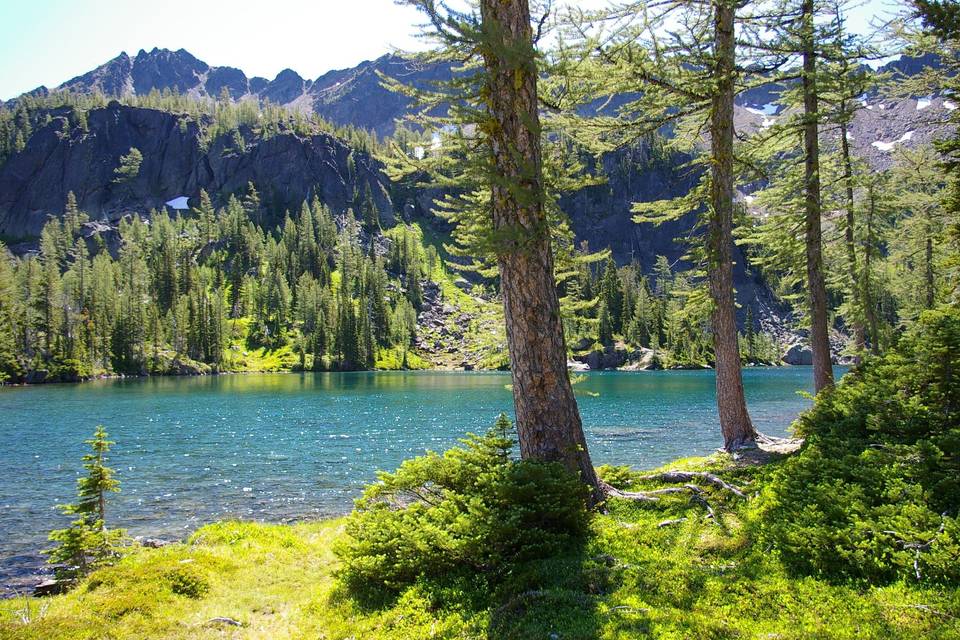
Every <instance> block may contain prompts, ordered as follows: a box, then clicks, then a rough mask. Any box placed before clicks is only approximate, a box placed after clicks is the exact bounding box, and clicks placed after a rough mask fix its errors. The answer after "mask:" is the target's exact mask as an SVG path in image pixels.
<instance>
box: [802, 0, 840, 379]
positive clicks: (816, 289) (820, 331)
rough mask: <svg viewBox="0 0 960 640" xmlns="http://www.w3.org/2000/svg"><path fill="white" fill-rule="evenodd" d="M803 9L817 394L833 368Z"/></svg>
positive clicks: (812, 74) (812, 77)
mask: <svg viewBox="0 0 960 640" xmlns="http://www.w3.org/2000/svg"><path fill="white" fill-rule="evenodd" d="M802 10H803V25H802V29H803V33H802V40H803V115H804V127H803V139H804V140H803V142H804V155H805V156H806V157H805V163H804V164H805V166H804V169H805V178H806V189H805V191H806V194H805V195H806V197H805V204H806V207H805V208H806V225H805V226H806V234H805V235H806V249H807V251H806V253H807V288H808V291H807V297H808V298H809V305H810V348H811V350H812V351H813V386H814V389H815V390H816V392H817V393H819V392H820V391H821V390H822V389H825V388H826V387H829V386H831V385H832V384H833V367H832V365H831V362H830V338H829V335H828V334H827V287H826V284H825V282H824V277H823V247H822V239H821V230H820V142H819V140H818V138H817V135H818V126H817V120H818V113H817V110H818V96H817V78H816V74H817V53H816V41H815V37H816V36H815V32H814V24H813V0H803V7H802Z"/></svg>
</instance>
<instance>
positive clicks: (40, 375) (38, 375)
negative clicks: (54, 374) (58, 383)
mask: <svg viewBox="0 0 960 640" xmlns="http://www.w3.org/2000/svg"><path fill="white" fill-rule="evenodd" d="M48 375H50V372H49V371H47V370H46V369H35V370H33V371H30V372H29V373H27V375H26V377H25V378H24V379H23V381H24V382H26V383H27V384H40V383H41V382H44V381H45V380H46V379H47V376H48Z"/></svg>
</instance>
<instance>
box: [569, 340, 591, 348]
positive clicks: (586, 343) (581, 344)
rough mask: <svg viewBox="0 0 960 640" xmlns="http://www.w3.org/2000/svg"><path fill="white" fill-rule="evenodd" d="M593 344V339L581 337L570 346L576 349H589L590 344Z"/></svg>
mask: <svg viewBox="0 0 960 640" xmlns="http://www.w3.org/2000/svg"><path fill="white" fill-rule="evenodd" d="M592 344H593V340H590V339H589V338H580V339H579V340H577V341H576V342H575V343H574V344H572V345H570V348H571V349H573V350H574V351H583V350H584V349H589V348H590V345H592Z"/></svg>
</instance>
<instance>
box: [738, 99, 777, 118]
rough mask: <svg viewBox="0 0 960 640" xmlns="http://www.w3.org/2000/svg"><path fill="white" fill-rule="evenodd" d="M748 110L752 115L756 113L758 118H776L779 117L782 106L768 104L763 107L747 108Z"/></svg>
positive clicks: (774, 103)
mask: <svg viewBox="0 0 960 640" xmlns="http://www.w3.org/2000/svg"><path fill="white" fill-rule="evenodd" d="M746 109H747V111H749V112H750V113H755V114H757V115H758V116H775V115H777V111H779V110H780V105H778V104H777V103H776V102H768V103H767V104H765V105H763V106H761V107H747V108H746Z"/></svg>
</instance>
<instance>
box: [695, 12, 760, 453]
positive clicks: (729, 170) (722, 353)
mask: <svg viewBox="0 0 960 640" xmlns="http://www.w3.org/2000/svg"><path fill="white" fill-rule="evenodd" d="M734 11H735V9H734V5H733V3H732V2H731V1H730V0H715V2H714V34H715V38H716V40H715V47H716V48H715V56H716V62H715V68H714V73H715V74H716V80H717V83H716V90H715V91H714V94H713V102H712V105H711V110H710V145H711V153H712V158H711V159H712V162H711V167H712V175H711V180H710V221H709V230H708V233H707V256H708V269H707V271H708V273H709V278H710V297H711V298H712V300H713V317H712V327H713V349H714V353H715V355H716V379H717V410H718V412H719V414H720V431H721V432H722V433H723V446H724V448H725V449H726V450H727V451H734V450H736V449H741V448H743V447H745V446H751V445H753V444H754V443H755V441H756V439H757V432H756V430H755V429H754V428H753V423H752V422H751V420H750V414H749V413H748V412H747V401H746V398H745V396H744V393H743V378H742V376H741V372H740V345H739V344H738V339H737V316H736V311H735V302H734V294H733V96H734V74H735V64H736V57H735V56H736V44H735V41H734V31H733V23H734Z"/></svg>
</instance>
